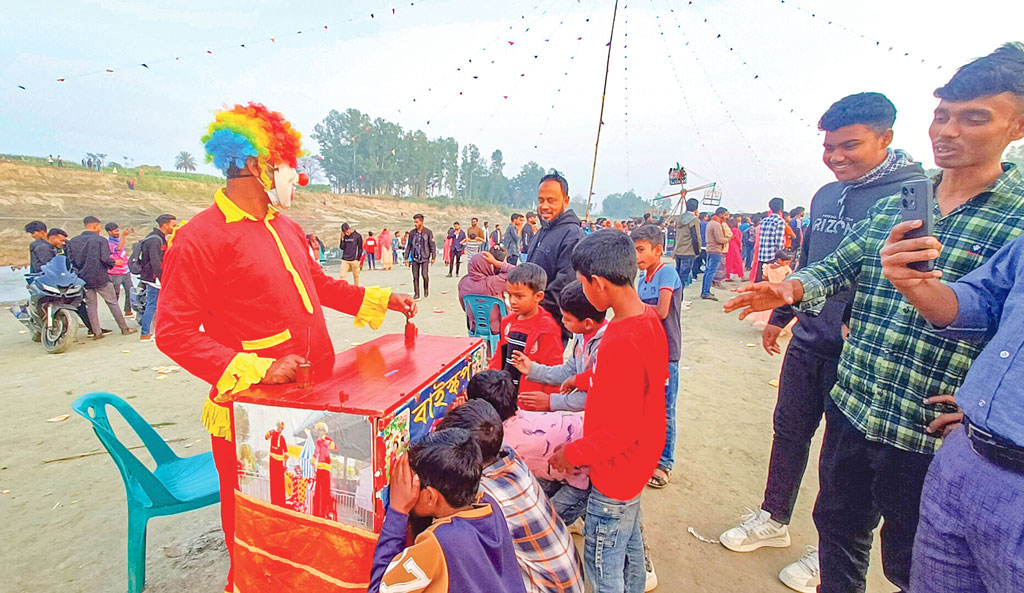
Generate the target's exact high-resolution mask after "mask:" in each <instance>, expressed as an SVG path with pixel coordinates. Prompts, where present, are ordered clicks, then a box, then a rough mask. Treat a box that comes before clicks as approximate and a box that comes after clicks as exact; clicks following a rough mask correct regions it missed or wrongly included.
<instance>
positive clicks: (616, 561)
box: [583, 488, 647, 593]
mask: <svg viewBox="0 0 1024 593" xmlns="http://www.w3.org/2000/svg"><path fill="white" fill-rule="evenodd" d="M642 521H643V517H642V513H641V510H640V495H639V494H637V495H636V496H635V497H634V498H633V499H631V500H616V499H614V498H609V497H607V496H605V495H604V494H601V493H600V492H599V491H598V490H597V488H591V489H590V498H589V499H588V501H587V521H586V523H585V524H584V527H583V539H584V543H583V564H584V568H585V569H586V572H587V580H588V581H590V584H591V587H593V592H594V593H643V590H644V586H645V585H646V579H647V574H646V571H645V569H644V543H643V533H642V532H641V530H640V524H641V522H642Z"/></svg>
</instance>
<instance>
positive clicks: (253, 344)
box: [242, 329, 292, 350]
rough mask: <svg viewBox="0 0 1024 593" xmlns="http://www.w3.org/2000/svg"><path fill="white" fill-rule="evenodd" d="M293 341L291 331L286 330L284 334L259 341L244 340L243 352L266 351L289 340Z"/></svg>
mask: <svg viewBox="0 0 1024 593" xmlns="http://www.w3.org/2000/svg"><path fill="white" fill-rule="evenodd" d="M290 339H292V332H291V330H288V329H285V330H284V331H283V332H280V333H277V334H274V335H272V336H268V337H266V338H260V339H258V340H242V349H243V350H265V349H267V348H273V347H274V346H277V345H278V344H284V343H285V342H287V341H288V340H290Z"/></svg>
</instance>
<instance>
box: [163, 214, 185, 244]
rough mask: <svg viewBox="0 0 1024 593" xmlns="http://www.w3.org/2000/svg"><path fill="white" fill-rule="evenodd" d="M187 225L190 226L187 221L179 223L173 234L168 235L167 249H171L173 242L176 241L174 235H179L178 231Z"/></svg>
mask: <svg viewBox="0 0 1024 593" xmlns="http://www.w3.org/2000/svg"><path fill="white" fill-rule="evenodd" d="M186 224H188V221H187V220H182V221H179V222H178V224H176V225H174V229H173V230H172V231H171V234H170V235H167V248H168V249H170V248H171V241H174V235H176V234H178V229H180V228H181V227H183V226H185V225H186Z"/></svg>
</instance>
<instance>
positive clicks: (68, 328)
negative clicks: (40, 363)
mask: <svg viewBox="0 0 1024 593" xmlns="http://www.w3.org/2000/svg"><path fill="white" fill-rule="evenodd" d="M25 278H26V279H27V280H28V293H29V301H28V304H27V305H21V307H20V308H19V309H18V310H15V309H14V308H13V307H12V310H11V312H12V313H14V316H15V317H16V318H17V319H18V321H20V322H22V323H23V324H24V325H25V327H27V328H28V330H29V332H31V335H32V341H33V342H42V343H43V348H45V349H46V351H47V352H49V353H50V354H59V353H61V352H65V351H67V349H68V348H70V347H71V342H73V341H74V339H75V334H77V333H78V309H79V307H80V306H81V304H82V299H84V298H85V281H84V280H82V279H81V278H79V277H78V275H77V274H75V273H74V272H72V271H71V270H69V269H68V264H67V260H66V258H65V257H64V256H63V255H58V256H56V257H54V258H53V259H51V260H50V261H49V262H47V264H46V265H44V266H43V269H42V271H41V272H38V273H35V274H25Z"/></svg>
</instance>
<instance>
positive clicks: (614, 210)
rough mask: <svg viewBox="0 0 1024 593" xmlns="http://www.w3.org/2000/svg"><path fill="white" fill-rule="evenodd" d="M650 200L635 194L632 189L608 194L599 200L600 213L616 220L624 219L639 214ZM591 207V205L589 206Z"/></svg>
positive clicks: (648, 205)
mask: <svg viewBox="0 0 1024 593" xmlns="http://www.w3.org/2000/svg"><path fill="white" fill-rule="evenodd" d="M650 205H651V204H650V202H648V201H647V200H644V199H643V198H641V197H640V196H638V195H636V193H634V192H633V190H629V191H627V192H624V193H621V194H609V195H608V196H606V197H605V199H604V201H603V202H601V214H603V215H604V216H607V217H608V218H612V219H616V220H625V219H627V218H630V217H633V216H640V215H642V214H643V213H644V210H645V209H646V208H649V207H650ZM591 209H593V206H591Z"/></svg>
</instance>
